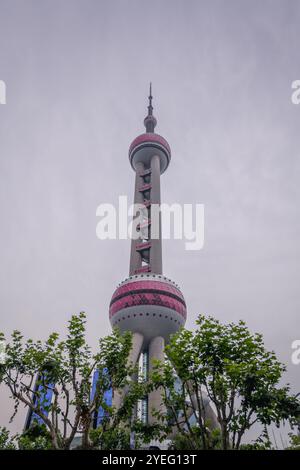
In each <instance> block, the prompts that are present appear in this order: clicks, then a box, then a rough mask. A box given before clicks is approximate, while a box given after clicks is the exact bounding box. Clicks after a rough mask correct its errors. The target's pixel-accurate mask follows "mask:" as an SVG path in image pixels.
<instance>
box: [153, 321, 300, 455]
mask: <svg viewBox="0 0 300 470" xmlns="http://www.w3.org/2000/svg"><path fill="white" fill-rule="evenodd" d="M166 355H167V359H168V361H167V362H166V363H165V364H160V363H158V362H157V364H156V370H155V372H154V373H153V376H152V379H153V381H154V383H155V384H156V385H155V386H156V387H158V386H160V387H162V390H163V397H164V402H165V405H166V407H167V409H168V410H169V417H168V423H169V426H173V430H175V432H176V433H179V434H181V436H184V437H185V438H186V439H187V440H188V441H189V446H190V448H194V449H196V448H203V449H207V448H212V447H214V431H213V429H214V428H216V426H212V424H213V423H212V422H210V421H211V418H212V415H211V413H210V414H209V413H208V410H209V408H208V407H207V406H206V403H205V402H206V399H207V398H208V399H209V400H210V403H211V404H212V408H214V410H215V415H216V418H217V423H218V426H217V427H218V428H219V431H220V434H221V447H222V449H229V448H233V449H239V448H240V445H241V439H242V437H243V436H244V434H245V432H246V431H247V430H248V429H250V428H251V426H253V425H254V423H257V422H258V423H261V424H262V425H263V426H267V425H270V424H271V423H275V424H276V425H277V426H279V425H280V423H281V422H282V421H285V420H289V421H290V422H291V423H292V424H293V423H296V419H297V416H299V409H300V407H299V401H298V400H297V398H296V397H295V396H292V395H291V394H290V389H289V386H288V385H287V386H285V387H280V386H279V382H280V380H281V378H282V374H283V372H284V371H285V366H284V365H283V364H281V363H280V362H279V361H278V360H277V358H276V356H275V353H274V352H272V351H271V352H270V351H267V350H266V349H265V347H264V343H263V338H262V335H260V334H252V333H251V332H250V331H249V330H248V328H247V327H246V325H245V323H244V322H242V321H240V322H239V323H237V324H234V323H229V324H221V323H220V322H219V321H218V320H216V319H214V318H212V317H204V316H199V318H198V320H197V329H196V330H195V331H194V332H192V331H188V330H186V329H182V330H181V331H179V332H178V333H177V334H175V335H173V336H172V338H171V341H170V344H169V345H168V346H167V347H166ZM178 379H179V380H178ZM178 382H179V384H180V385H178ZM158 415H159V414H158ZM158 417H159V418H160V420H161V421H166V417H164V416H163V415H161V414H160V415H159V416H158ZM191 417H193V419H194V421H195V423H194V424H193V425H192V423H191Z"/></svg>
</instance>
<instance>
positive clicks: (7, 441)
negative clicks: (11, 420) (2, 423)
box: [0, 427, 16, 450]
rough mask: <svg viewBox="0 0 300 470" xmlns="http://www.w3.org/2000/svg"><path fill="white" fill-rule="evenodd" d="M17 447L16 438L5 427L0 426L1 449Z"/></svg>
mask: <svg viewBox="0 0 300 470" xmlns="http://www.w3.org/2000/svg"><path fill="white" fill-rule="evenodd" d="M14 449H16V444H15V438H14V437H10V432H9V430H8V429H6V428H4V427H0V450H14Z"/></svg>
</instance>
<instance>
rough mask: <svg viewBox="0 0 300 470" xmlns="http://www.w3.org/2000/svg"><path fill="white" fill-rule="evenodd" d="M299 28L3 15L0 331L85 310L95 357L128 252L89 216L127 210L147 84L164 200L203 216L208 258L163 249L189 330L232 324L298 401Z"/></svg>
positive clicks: (172, 6) (1, 7)
mask: <svg viewBox="0 0 300 470" xmlns="http://www.w3.org/2000/svg"><path fill="white" fill-rule="evenodd" d="M299 25H300V2H299V1H297V0H289V2H286V1H284V0H281V1H279V0H259V1H258V0H256V1H253V0H251V1H250V0H247V1H246V0H226V1H225V0H213V1H212V0H206V1H205V0H202V1H201V0H198V1H197V0H189V1H187V0H164V1H162V0H152V1H145V0H110V1H108V0H106V1H104V0H98V1H96V0H77V1H76V0H72V1H71V0H64V1H58V0H51V1H50V0H42V1H41V0H23V1H21V0H0V79H1V80H4V81H5V83H6V86H7V104H6V105H0V217H1V219H0V220H1V245H0V308H1V330H3V331H4V332H5V333H6V334H8V333H10V332H11V331H12V330H13V329H15V328H17V329H20V330H21V331H22V332H23V333H24V335H25V336H26V337H33V338H36V339H38V338H45V337H46V336H47V335H48V334H49V332H51V331H53V330H56V331H58V332H61V333H63V332H64V331H65V325H66V322H67V320H68V319H69V317H70V315H71V314H72V313H74V312H79V311H81V310H85V311H86V312H87V314H88V337H89V340H90V342H91V343H92V344H93V345H96V341H97V338H98V337H100V336H103V335H105V334H107V333H109V332H110V324H109V320H108V304H109V301H110V297H111V295H112V292H113V290H114V288H115V286H116V284H118V283H119V282H120V281H121V280H122V279H123V278H124V277H126V276H127V274H128V263H129V245H130V242H129V241H124V240H123V241H100V240H98V239H97V237H96V224H97V218H96V208H97V207H98V205H99V204H100V203H103V202H109V203H113V204H117V202H118V197H119V195H125V194H127V195H128V196H129V197H130V198H132V196H133V184H134V173H133V171H132V169H131V168H130V165H129V162H128V147H129V145H130V142H131V141H132V140H133V138H134V137H135V136H136V135H138V134H139V133H141V132H143V125H142V121H143V118H144V116H145V113H146V104H147V103H146V97H147V93H148V83H149V81H150V80H151V81H152V82H153V94H154V102H153V104H154V107H155V109H154V113H155V116H156V117H157V119H158V126H157V132H159V133H161V134H162V135H163V136H164V137H166V138H167V140H168V141H169V143H170V145H171V148H172V161H171V164H170V167H169V169H168V171H167V172H166V173H165V174H164V175H163V177H162V198H163V201H164V202H168V203H172V202H178V203H193V204H195V203H202V204H204V205H205V244H204V248H203V249H202V250H200V251H196V252H195V251H194V252H193V251H186V250H185V245H184V242H183V241H179V240H176V241H166V242H165V243H164V247H163V256H164V272H165V274H166V275H168V276H170V277H171V278H172V279H174V280H175V281H176V282H178V283H179V284H180V285H181V287H182V290H183V292H184V295H185V297H186V301H187V305H188V322H187V326H188V327H189V328H193V326H194V325H195V319H196V317H197V315H198V314H199V313H206V314H212V315H214V316H215V317H217V318H219V319H220V320H221V321H224V322H228V321H237V320H238V319H244V320H245V321H246V322H247V324H248V325H249V327H250V328H251V329H252V330H253V331H259V332H262V333H263V334H264V337H265V341H266V345H267V346H268V348H270V349H274V350H275V351H276V352H277V354H278V356H279V357H280V359H281V360H282V361H284V362H286V363H287V364H288V373H287V376H286V380H287V381H289V382H290V383H291V385H292V386H293V389H294V391H300V379H299V377H300V365H299V366H296V365H293V364H292V363H291V352H292V350H291V343H292V341H293V340H295V339H300V324H299V308H300V288H299V262H300V248H299V240H300V221H299V203H300V185H299V176H300V162H299V151H300V132H299V124H300V105H299V106H297V105H295V104H292V102H291V93H292V90H291V83H292V81H293V80H296V79H300V62H299V43H300V28H299ZM2 397H3V398H2V402H1V403H2V405H1V408H0V424H1V425H4V424H7V422H8V419H9V416H10V414H11V412H12V408H10V407H9V406H7V400H6V399H5V393H4V392H3V393H2ZM23 421H24V413H23V412H21V413H20V416H19V417H18V418H17V419H16V421H15V424H14V425H13V429H19V427H20V425H22V424H23Z"/></svg>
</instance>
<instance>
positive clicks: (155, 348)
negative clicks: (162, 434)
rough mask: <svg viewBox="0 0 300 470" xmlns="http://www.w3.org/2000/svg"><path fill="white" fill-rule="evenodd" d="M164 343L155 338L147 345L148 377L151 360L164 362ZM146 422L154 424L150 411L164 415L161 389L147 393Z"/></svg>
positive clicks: (150, 370)
mask: <svg viewBox="0 0 300 470" xmlns="http://www.w3.org/2000/svg"><path fill="white" fill-rule="evenodd" d="M164 349H165V341H164V338H162V337H161V336H157V337H156V338H153V339H152V341H151V342H150V344H149V375H151V372H152V370H153V359H158V360H159V361H161V362H164V360H165V354H164ZM148 410H149V416H148V422H149V424H154V423H155V422H156V418H155V417H154V416H153V415H152V410H155V411H160V412H162V413H166V408H165V405H164V403H163V391H162V389H157V390H154V391H153V392H151V393H149V396H148Z"/></svg>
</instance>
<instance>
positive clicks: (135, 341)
mask: <svg viewBox="0 0 300 470" xmlns="http://www.w3.org/2000/svg"><path fill="white" fill-rule="evenodd" d="M143 342H144V337H143V335H141V334H140V333H133V335H132V347H131V351H130V353H129V356H128V361H127V365H128V367H129V366H132V365H135V364H136V363H137V362H138V359H139V357H140V353H141V349H142V345H143ZM125 394H126V387H124V388H123V389H122V390H114V391H113V400H112V404H113V406H114V407H115V408H116V409H117V410H118V409H119V408H120V407H121V406H122V402H123V399H124V396H125Z"/></svg>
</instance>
